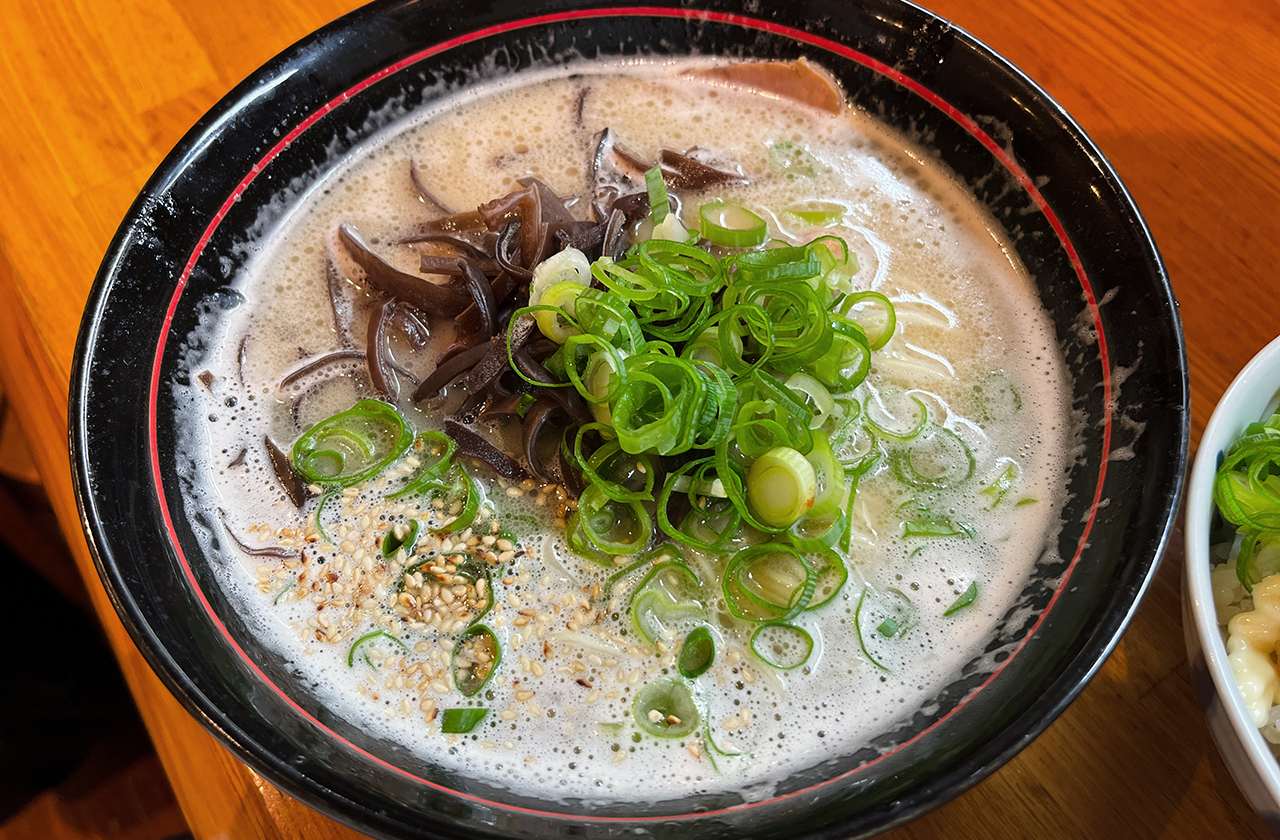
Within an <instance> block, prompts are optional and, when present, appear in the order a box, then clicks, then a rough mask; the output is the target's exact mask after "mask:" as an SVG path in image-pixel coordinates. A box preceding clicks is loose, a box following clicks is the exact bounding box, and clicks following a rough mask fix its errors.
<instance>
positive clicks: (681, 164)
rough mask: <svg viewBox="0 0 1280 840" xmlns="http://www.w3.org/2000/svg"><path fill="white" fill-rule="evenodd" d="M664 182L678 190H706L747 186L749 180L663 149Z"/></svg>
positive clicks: (661, 155)
mask: <svg viewBox="0 0 1280 840" xmlns="http://www.w3.org/2000/svg"><path fill="white" fill-rule="evenodd" d="M660 158H661V164H660V165H661V167H662V177H663V180H665V181H666V182H667V186H668V187H670V188H671V189H676V190H688V191H695V190H705V189H706V188H707V187H715V186H720V185H721V184H746V183H747V179H746V178H745V177H744V176H742V175H739V174H738V173H737V172H726V171H725V170H723V169H716V168H714V167H711V166H707V165H706V164H705V163H702V162H701V161H697V160H694V159H693V158H691V157H689V156H688V155H686V154H682V153H681V152H673V151H672V150H671V149H663V150H662V152H661V154H660Z"/></svg>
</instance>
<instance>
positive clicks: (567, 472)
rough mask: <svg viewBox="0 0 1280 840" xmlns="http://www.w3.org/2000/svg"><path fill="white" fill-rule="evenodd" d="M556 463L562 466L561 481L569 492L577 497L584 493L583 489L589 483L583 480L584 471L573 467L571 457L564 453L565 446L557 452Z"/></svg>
mask: <svg viewBox="0 0 1280 840" xmlns="http://www.w3.org/2000/svg"><path fill="white" fill-rule="evenodd" d="M556 463H557V464H559V467H560V478H559V482H560V485H561V486H562V487H564V489H565V490H567V491H568V492H569V494H570V495H571V496H573V497H575V498H577V497H578V496H581V495H582V491H583V490H586V489H587V484H586V482H585V481H583V480H582V473H580V472H578V471H577V470H576V469H574V468H573V465H572V464H570V463H569V459H568V458H567V457H566V456H565V454H564V447H563V446H561V447H560V451H559V452H558V453H556Z"/></svg>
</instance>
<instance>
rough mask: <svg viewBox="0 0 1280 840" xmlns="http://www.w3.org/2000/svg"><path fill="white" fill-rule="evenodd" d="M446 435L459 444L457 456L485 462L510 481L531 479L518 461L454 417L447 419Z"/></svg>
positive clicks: (445, 425)
mask: <svg viewBox="0 0 1280 840" xmlns="http://www.w3.org/2000/svg"><path fill="white" fill-rule="evenodd" d="M444 433H445V434H446V435H448V436H449V437H451V438H453V441H454V443H456V444H458V453H457V454H459V455H463V456H466V457H468V458H475V459H476V460H477V461H483V462H484V463H486V464H488V465H489V466H490V467H492V468H493V471H494V472H496V473H497V474H498V475H500V476H502V477H503V478H505V479H507V480H508V481H524V480H525V479H526V478H528V477H529V473H528V471H527V470H525V468H524V467H522V466H521V465H520V463H519V462H518V461H516V459H514V458H512V457H511V456H510V455H508V454H507V453H505V452H503V451H502V450H501V449H499V448H498V447H496V446H494V445H493V444H492V443H490V442H489V441H488V440H487V439H486V438H485V437H484V436H482V435H481V434H480V433H479V432H477V431H475V430H474V429H472V428H470V427H468V426H466V425H464V424H462V423H459V422H458V421H457V420H454V419H453V418H452V417H449V418H446V419H445V421H444Z"/></svg>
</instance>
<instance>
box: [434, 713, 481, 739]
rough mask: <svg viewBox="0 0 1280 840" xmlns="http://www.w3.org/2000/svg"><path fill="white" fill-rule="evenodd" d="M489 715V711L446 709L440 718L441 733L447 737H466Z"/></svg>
mask: <svg viewBox="0 0 1280 840" xmlns="http://www.w3.org/2000/svg"><path fill="white" fill-rule="evenodd" d="M487 714H489V710H488V709H475V708H461V709H445V710H444V714H442V715H441V716H440V731H441V732H443V733H444V734H446V735H466V734H467V733H468V732H470V731H471V730H473V729H475V728H476V726H477V725H478V724H479V723H480V721H482V720H484V716H485V715H487Z"/></svg>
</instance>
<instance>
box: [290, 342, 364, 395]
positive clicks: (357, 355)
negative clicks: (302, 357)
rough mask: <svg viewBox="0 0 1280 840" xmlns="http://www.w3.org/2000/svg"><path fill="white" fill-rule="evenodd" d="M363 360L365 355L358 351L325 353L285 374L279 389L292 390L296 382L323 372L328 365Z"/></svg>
mask: <svg viewBox="0 0 1280 840" xmlns="http://www.w3.org/2000/svg"><path fill="white" fill-rule="evenodd" d="M364 359H365V354H364V353H362V352H360V351H359V350H335V351H334V352H332V353H326V354H325V355H323V356H321V357H319V358H317V359H310V360H308V361H307V363H306V364H304V365H303V366H302V367H299V368H295V369H294V370H292V371H290V372H289V373H287V374H285V377H284V379H281V380H280V389H281V390H285V389H287V388H292V387H293V385H294V384H295V383H296V382H298V380H300V379H302V378H303V377H305V376H309V375H310V374H313V373H316V372H318V371H320V370H323V369H324V368H326V367H328V366H329V365H333V364H338V363H339V362H355V361H364Z"/></svg>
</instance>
